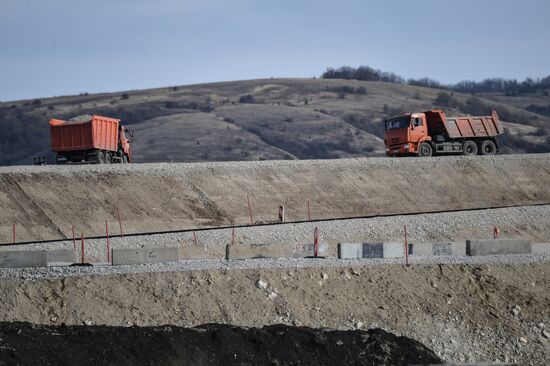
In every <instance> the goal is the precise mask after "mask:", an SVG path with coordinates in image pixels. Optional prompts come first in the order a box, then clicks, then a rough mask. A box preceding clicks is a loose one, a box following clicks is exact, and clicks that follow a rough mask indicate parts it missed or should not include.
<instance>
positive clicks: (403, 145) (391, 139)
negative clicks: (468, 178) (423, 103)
mask: <svg viewBox="0 0 550 366" xmlns="http://www.w3.org/2000/svg"><path fill="white" fill-rule="evenodd" d="M384 123H385V133H384V143H385V144H386V155H387V156H432V155H444V154H463V155H477V154H479V155H494V154H496V152H497V151H498V146H497V141H496V136H498V135H500V134H502V133H503V132H504V129H503V128H502V125H501V124H500V120H499V117H498V114H497V112H496V111H494V110H493V111H492V112H491V115H490V116H459V117H447V116H446V115H445V112H444V111H443V110H441V109H432V110H429V111H425V112H416V113H406V114H402V115H398V116H395V117H392V118H389V119H387V120H386V121H384Z"/></svg>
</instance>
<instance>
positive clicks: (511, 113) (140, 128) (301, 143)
mask: <svg viewBox="0 0 550 366" xmlns="http://www.w3.org/2000/svg"><path fill="white" fill-rule="evenodd" d="M440 93H441V91H440V90H438V89H433V88H424V87H419V86H410V85H399V84H392V83H384V82H372V81H354V80H326V79H265V80H249V81H234V82H223V83H212V84H199V85H188V86H179V87H178V86H174V87H167V88H158V89H147V90H138V91H128V92H119V93H108V94H90V95H88V94H86V93H83V94H81V95H79V96H65V97H55V98H47V99H36V100H24V101H15V102H5V103H2V104H0V122H1V124H2V126H3V128H2V130H1V132H0V164H1V165H15V164H30V163H32V157H34V156H38V155H45V156H46V157H47V159H48V162H50V163H51V162H53V161H54V156H53V154H52V153H51V152H50V146H49V129H48V120H49V119H50V118H52V117H56V118H63V119H64V118H70V117H72V116H74V115H78V114H83V113H95V114H103V115H107V116H113V117H118V118H121V119H123V121H124V122H125V123H126V124H127V125H128V126H129V128H130V129H132V130H134V131H135V136H136V137H135V141H134V143H133V152H134V159H135V162H160V161H168V162H170V161H173V162H191V161H233V160H267V159H326V158H343V157H357V156H381V155H383V154H384V144H383V140H382V136H383V127H382V121H383V119H384V118H386V117H388V116H390V115H393V114H397V113H400V112H403V111H412V110H424V109H431V108H434V107H442V108H444V109H446V110H447V112H448V114H462V113H476V112H477V113H480V112H481V113H487V114H488V113H489V112H490V109H491V108H495V109H497V111H498V112H499V114H500V115H501V118H502V119H503V120H504V121H506V122H505V123H504V126H505V128H506V133H505V135H503V136H502V137H501V139H500V140H501V145H502V148H503V152H505V153H519V152H548V151H550V148H549V147H548V146H550V145H549V144H548V139H549V136H550V133H549V131H550V117H548V116H544V115H542V114H537V113H533V112H530V111H528V110H527V109H526V108H528V107H529V106H530V105H531V104H536V105H538V106H545V105H546V106H548V105H549V104H550V97H547V96H544V95H542V94H541V95H536V96H532V99H528V100H529V102H525V98H528V97H526V96H522V97H521V98H522V99H518V98H520V97H509V96H504V95H502V96H495V95H484V96H472V95H468V94H460V93H454V94H453V95H452V103H443V102H441V98H438V96H439V94H440ZM531 100H536V103H533V102H531ZM545 103H546V104H545ZM531 109H532V108H531Z"/></svg>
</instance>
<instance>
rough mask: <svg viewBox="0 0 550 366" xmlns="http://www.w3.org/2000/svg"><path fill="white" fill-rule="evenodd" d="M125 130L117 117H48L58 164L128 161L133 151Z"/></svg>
mask: <svg viewBox="0 0 550 366" xmlns="http://www.w3.org/2000/svg"><path fill="white" fill-rule="evenodd" d="M126 131H127V130H125V128H124V126H122V124H121V123H120V120H119V119H116V118H109V117H102V116H95V115H94V116H88V115H84V116H79V117H76V118H74V119H71V120H69V121H63V120H60V119H52V120H50V138H51V144H52V150H53V151H54V152H55V153H57V158H56V162H57V164H78V163H96V164H111V163H129V162H131V160H132V152H131V149H130V141H129V140H128V139H127V138H126V134H125V132H126ZM130 136H131V133H130Z"/></svg>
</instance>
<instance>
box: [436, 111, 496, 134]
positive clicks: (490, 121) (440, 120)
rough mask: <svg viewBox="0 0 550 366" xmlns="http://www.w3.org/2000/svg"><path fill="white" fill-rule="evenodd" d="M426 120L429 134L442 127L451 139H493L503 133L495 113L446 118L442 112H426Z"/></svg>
mask: <svg viewBox="0 0 550 366" xmlns="http://www.w3.org/2000/svg"><path fill="white" fill-rule="evenodd" d="M426 118H427V119H428V128H429V129H430V133H432V131H438V130H441V127H443V128H444V129H445V131H446V132H447V135H448V136H449V138H451V139H456V138H468V137H494V136H498V135H500V134H501V133H503V132H504V129H503V127H502V125H501V124H500V120H499V118H498V114H497V112H496V111H492V113H491V115H490V116H460V117H446V116H445V113H444V112H443V111H441V110H432V111H429V112H426Z"/></svg>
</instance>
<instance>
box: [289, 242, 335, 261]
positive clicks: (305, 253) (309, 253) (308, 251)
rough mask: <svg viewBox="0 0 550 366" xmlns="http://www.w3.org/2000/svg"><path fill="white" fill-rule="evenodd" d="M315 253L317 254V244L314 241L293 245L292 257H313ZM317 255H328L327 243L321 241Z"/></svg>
mask: <svg viewBox="0 0 550 366" xmlns="http://www.w3.org/2000/svg"><path fill="white" fill-rule="evenodd" d="M314 255H315V246H314V245H313V243H307V244H296V245H292V246H291V257H292V258H305V257H313V256H314ZM317 256H319V257H326V256H328V244H327V243H319V247H318V248H317Z"/></svg>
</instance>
